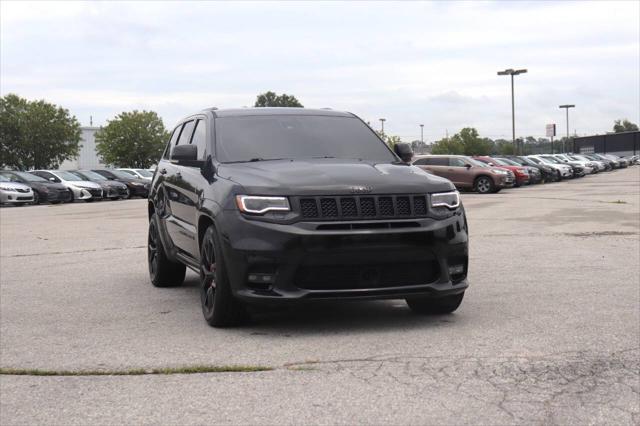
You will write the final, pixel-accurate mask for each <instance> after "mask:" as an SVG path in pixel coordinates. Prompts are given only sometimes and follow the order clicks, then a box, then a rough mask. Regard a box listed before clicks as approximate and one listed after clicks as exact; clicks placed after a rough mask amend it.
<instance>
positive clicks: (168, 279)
mask: <svg viewBox="0 0 640 426" xmlns="http://www.w3.org/2000/svg"><path fill="white" fill-rule="evenodd" d="M147 262H148V264H149V277H150V278H151V284H153V285H154V286H155V287H173V286H179V285H181V284H182V282H183V281H184V276H185V273H186V267H185V266H184V265H183V264H182V263H177V262H172V261H171V260H170V259H169V258H167V255H166V253H165V249H164V247H163V245H162V239H161V238H160V233H159V229H158V217H157V216H156V214H155V213H154V214H153V215H152V216H151V219H150V220H149V233H148V236H147Z"/></svg>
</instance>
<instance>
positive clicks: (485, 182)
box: [473, 176, 496, 194]
mask: <svg viewBox="0 0 640 426" xmlns="http://www.w3.org/2000/svg"><path fill="white" fill-rule="evenodd" d="M473 188H474V190H475V191H476V192H477V193H479V194H490V193H492V192H494V191H495V189H496V188H495V185H494V183H493V180H492V179H491V178H490V177H489V176H479V177H478V178H476V180H475V182H474V184H473Z"/></svg>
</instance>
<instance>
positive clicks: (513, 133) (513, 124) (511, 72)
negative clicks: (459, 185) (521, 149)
mask: <svg viewBox="0 0 640 426" xmlns="http://www.w3.org/2000/svg"><path fill="white" fill-rule="evenodd" d="M526 72H527V70H526V69H521V70H514V69H513V68H508V69H506V70H504V71H498V75H510V76H511V140H512V141H513V149H514V151H515V153H516V154H518V147H517V145H516V106H515V95H514V93H513V76H514V75H518V74H524V73H526Z"/></svg>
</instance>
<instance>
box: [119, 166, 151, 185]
mask: <svg viewBox="0 0 640 426" xmlns="http://www.w3.org/2000/svg"><path fill="white" fill-rule="evenodd" d="M116 170H120V171H123V172H125V173H128V174H130V175H131V176H133V177H137V178H140V179H144V180H148V181H149V182H150V181H151V179H152V178H153V172H150V171H149V170H147V169H116Z"/></svg>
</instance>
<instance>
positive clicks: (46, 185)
mask: <svg viewBox="0 0 640 426" xmlns="http://www.w3.org/2000/svg"><path fill="white" fill-rule="evenodd" d="M29 186H30V187H31V188H34V189H38V190H40V191H43V190H44V191H56V190H57V191H66V190H67V187H66V186H64V185H63V184H61V183H56V182H29Z"/></svg>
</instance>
